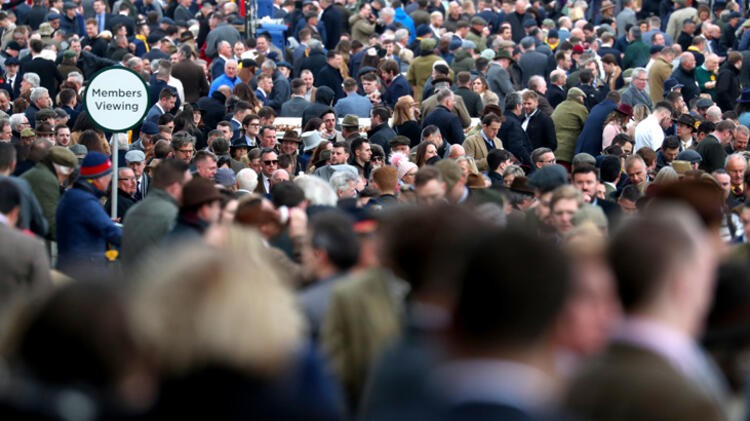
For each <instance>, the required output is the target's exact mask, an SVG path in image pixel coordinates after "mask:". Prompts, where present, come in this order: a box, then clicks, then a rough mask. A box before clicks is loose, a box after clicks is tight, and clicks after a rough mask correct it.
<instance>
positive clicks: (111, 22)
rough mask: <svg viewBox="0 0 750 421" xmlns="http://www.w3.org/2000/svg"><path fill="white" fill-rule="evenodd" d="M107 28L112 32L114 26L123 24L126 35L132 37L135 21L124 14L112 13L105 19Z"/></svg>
mask: <svg viewBox="0 0 750 421" xmlns="http://www.w3.org/2000/svg"><path fill="white" fill-rule="evenodd" d="M106 24H107V29H109V30H110V31H111V32H112V33H114V32H115V31H114V29H115V26H116V25H118V24H123V25H125V28H126V29H127V30H128V36H129V37H132V36H133V35H135V21H134V20H133V18H131V17H130V16H125V15H120V14H117V15H112V16H110V17H109V19H107V22H106Z"/></svg>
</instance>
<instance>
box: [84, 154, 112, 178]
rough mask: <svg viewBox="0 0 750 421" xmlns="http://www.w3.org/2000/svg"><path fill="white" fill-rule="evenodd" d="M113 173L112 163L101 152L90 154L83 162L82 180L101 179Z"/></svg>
mask: <svg viewBox="0 0 750 421" xmlns="http://www.w3.org/2000/svg"><path fill="white" fill-rule="evenodd" d="M111 172H112V161H110V160H109V158H108V157H107V155H104V154H103V153H101V152H89V153H88V154H86V157H85V158H83V162H81V170H80V176H81V178H99V177H103V176H105V175H107V174H110V173H111Z"/></svg>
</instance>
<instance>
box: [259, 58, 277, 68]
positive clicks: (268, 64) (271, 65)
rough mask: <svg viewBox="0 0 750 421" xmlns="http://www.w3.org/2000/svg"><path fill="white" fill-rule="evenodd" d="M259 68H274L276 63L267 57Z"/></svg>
mask: <svg viewBox="0 0 750 421" xmlns="http://www.w3.org/2000/svg"><path fill="white" fill-rule="evenodd" d="M261 68H262V69H263V70H266V69H271V70H276V63H274V61H273V60H271V59H267V60H266V61H264V62H263V64H262V65H261Z"/></svg>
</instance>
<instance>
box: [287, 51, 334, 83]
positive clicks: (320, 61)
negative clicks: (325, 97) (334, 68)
mask: <svg viewBox="0 0 750 421" xmlns="http://www.w3.org/2000/svg"><path fill="white" fill-rule="evenodd" d="M327 64H328V61H327V60H326V56H325V54H323V51H320V50H315V51H310V53H309V54H308V55H307V57H305V58H303V59H302V60H300V62H299V68H298V69H295V72H294V74H295V75H296V76H297V77H299V75H300V73H301V72H302V71H303V70H309V71H311V72H312V74H313V76H316V75H317V74H318V72H320V69H322V68H323V67H324V66H325V65H327Z"/></svg>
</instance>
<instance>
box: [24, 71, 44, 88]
mask: <svg viewBox="0 0 750 421" xmlns="http://www.w3.org/2000/svg"><path fill="white" fill-rule="evenodd" d="M23 80H25V81H26V82H29V83H30V84H31V85H32V86H33V87H34V88H36V87H38V86H39V82H40V79H39V75H38V74H36V73H34V72H29V73H24V75H23Z"/></svg>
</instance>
